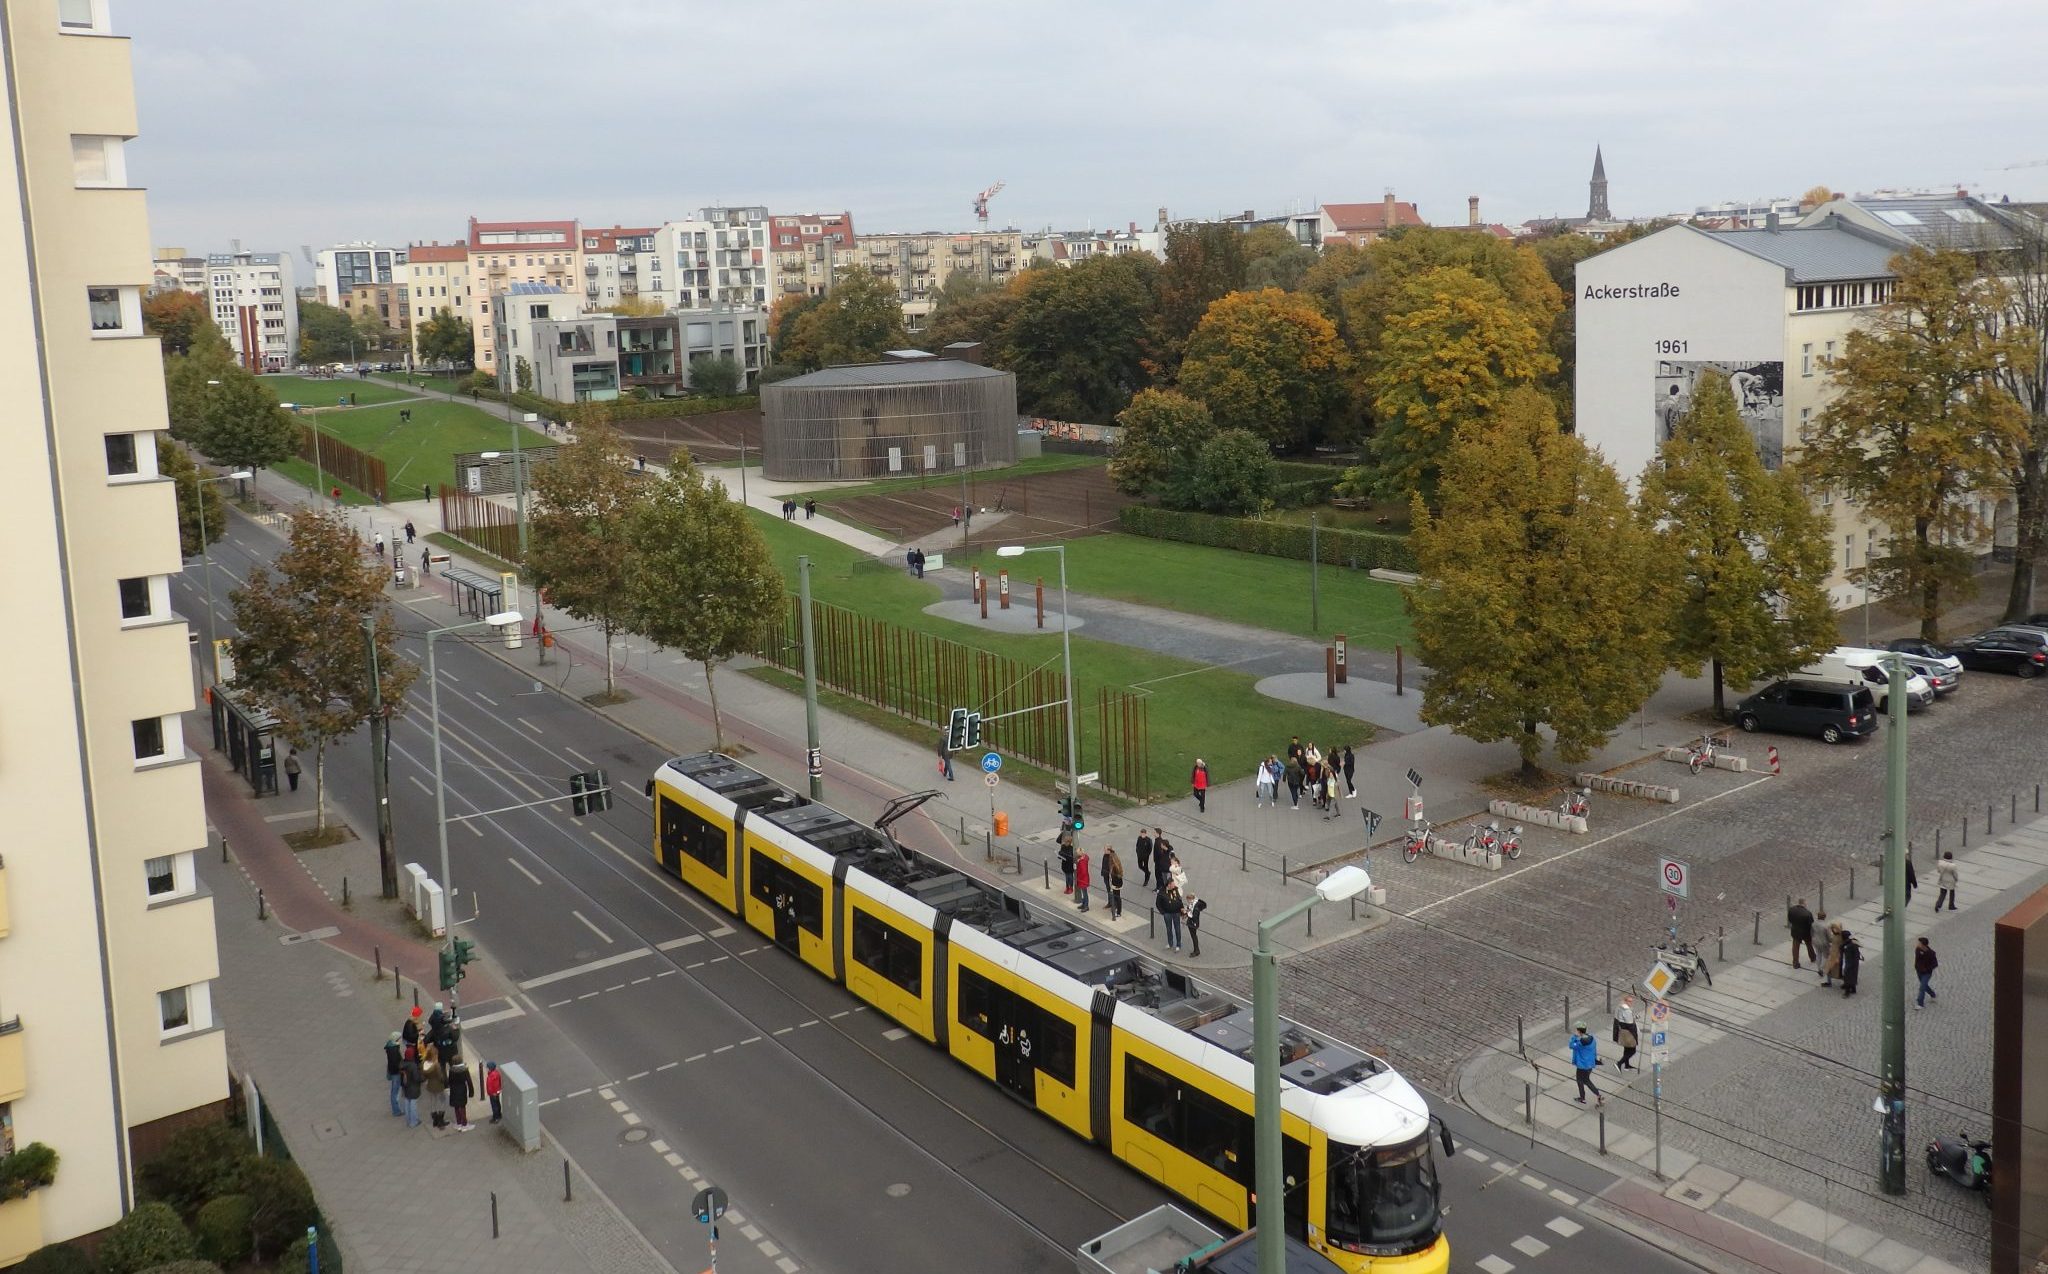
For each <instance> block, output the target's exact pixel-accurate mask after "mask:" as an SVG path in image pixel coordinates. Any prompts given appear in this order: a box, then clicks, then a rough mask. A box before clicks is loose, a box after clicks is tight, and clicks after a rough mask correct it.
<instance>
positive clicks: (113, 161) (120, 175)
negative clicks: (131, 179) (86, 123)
mask: <svg viewBox="0 0 2048 1274" xmlns="http://www.w3.org/2000/svg"><path fill="white" fill-rule="evenodd" d="M121 146H122V139H121V138H119V137H106V136H101V135H99V134H87V133H73V134H72V135H71V181H72V184H73V185H77V186H85V187H96V186H112V187H118V186H126V185H127V184H128V165H127V161H126V159H125V157H124V156H123V154H122V150H121Z"/></svg>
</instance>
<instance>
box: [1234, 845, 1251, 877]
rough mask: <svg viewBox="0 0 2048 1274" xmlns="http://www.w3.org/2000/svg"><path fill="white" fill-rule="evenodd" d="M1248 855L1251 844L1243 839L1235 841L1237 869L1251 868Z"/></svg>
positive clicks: (1245, 869)
mask: <svg viewBox="0 0 2048 1274" xmlns="http://www.w3.org/2000/svg"><path fill="white" fill-rule="evenodd" d="M1250 855H1251V846H1250V845H1249V844H1248V843H1247V842H1245V841H1239V842H1237V869H1238V870H1239V871H1250V870H1251V865H1250V863H1249V861H1248V859H1249V857H1250Z"/></svg>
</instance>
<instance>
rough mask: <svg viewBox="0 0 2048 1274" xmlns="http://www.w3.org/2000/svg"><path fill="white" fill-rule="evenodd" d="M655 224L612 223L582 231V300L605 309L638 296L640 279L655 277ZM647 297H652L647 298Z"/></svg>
mask: <svg viewBox="0 0 2048 1274" xmlns="http://www.w3.org/2000/svg"><path fill="white" fill-rule="evenodd" d="M654 261H655V251H654V227H653V226H646V227H632V228H628V227H626V226H613V227H611V228H610V229H609V230H597V229H591V228H587V227H586V228H585V229H584V231H583V300H584V303H585V304H586V305H588V306H590V307H591V308H593V309H607V308H610V307H612V306H615V305H618V304H620V303H621V302H626V301H629V300H633V299H637V298H638V297H639V296H640V295H641V292H640V281H641V280H642V279H651V278H653V277H654V268H653V267H654ZM649 299H650V300H651V299H653V298H651V297H650V298H649Z"/></svg>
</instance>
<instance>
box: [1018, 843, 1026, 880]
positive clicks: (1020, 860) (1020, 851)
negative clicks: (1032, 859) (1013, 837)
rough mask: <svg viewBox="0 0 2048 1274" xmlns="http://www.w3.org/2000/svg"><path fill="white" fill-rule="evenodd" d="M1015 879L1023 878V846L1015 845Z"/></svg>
mask: <svg viewBox="0 0 2048 1274" xmlns="http://www.w3.org/2000/svg"><path fill="white" fill-rule="evenodd" d="M1017 879H1019V880H1022V879H1024V847H1023V846H1022V845H1019V846H1017Z"/></svg>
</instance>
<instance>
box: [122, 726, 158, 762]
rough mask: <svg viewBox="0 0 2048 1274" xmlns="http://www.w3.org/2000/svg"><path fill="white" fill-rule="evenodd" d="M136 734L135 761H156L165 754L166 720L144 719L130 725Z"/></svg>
mask: <svg viewBox="0 0 2048 1274" xmlns="http://www.w3.org/2000/svg"><path fill="white" fill-rule="evenodd" d="M129 728H130V729H131V730H132V731H133V732H134V734H135V759H136V760H138V761H154V760H156V759H158V758H159V757H161V756H163V754H164V719H163V718H162V717H143V718H142V719H141V720H139V721H133V722H130V723H129Z"/></svg>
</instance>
